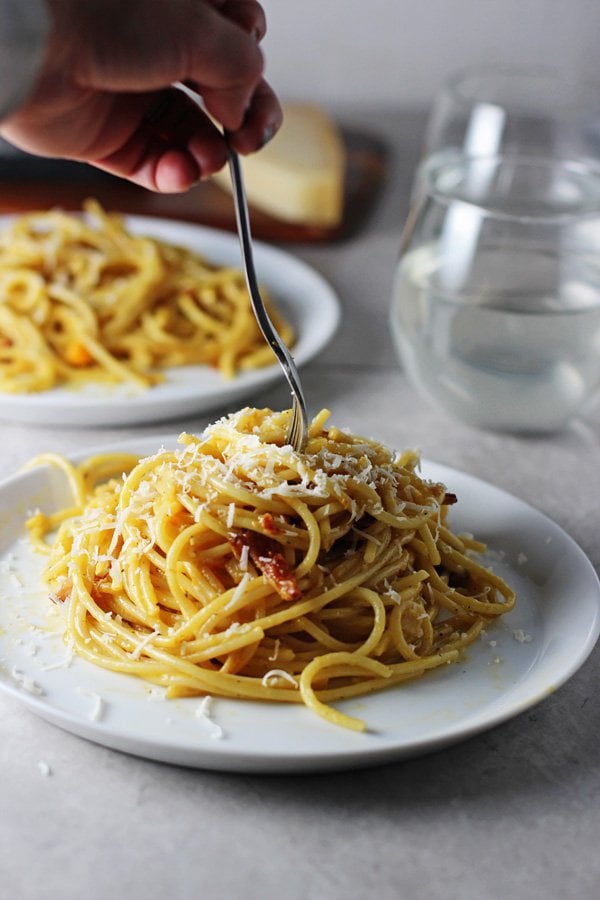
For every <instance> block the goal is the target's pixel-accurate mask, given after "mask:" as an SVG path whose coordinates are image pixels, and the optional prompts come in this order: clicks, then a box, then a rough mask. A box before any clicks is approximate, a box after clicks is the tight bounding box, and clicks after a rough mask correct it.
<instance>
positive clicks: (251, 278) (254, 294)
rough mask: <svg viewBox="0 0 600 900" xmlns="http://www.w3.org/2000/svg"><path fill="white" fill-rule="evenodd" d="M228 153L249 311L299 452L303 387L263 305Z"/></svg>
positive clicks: (242, 199)
mask: <svg viewBox="0 0 600 900" xmlns="http://www.w3.org/2000/svg"><path fill="white" fill-rule="evenodd" d="M228 153H229V171H230V173H231V183H232V185H233V201H234V206H235V217H236V222H237V229H238V236H239V239H240V246H241V248H242V259H243V261H244V270H245V275H246V284H247V286H248V292H249V293H250V299H251V301H252V308H253V310H254V314H255V316H256V319H257V322H258V325H259V328H260V330H261V331H262V333H263V336H264V338H265V340H266V342H267V343H268V344H269V346H270V347H271V348H272V350H273V352H274V353H275V356H276V357H277V359H278V361H279V364H280V366H281V368H282V369H283V374H284V375H285V377H286V380H287V383H288V384H289V386H290V389H291V392H292V416H291V419H290V424H289V427H288V432H287V441H288V443H289V444H291V445H292V447H293V448H294V450H297V451H298V452H301V451H302V450H304V448H305V446H306V442H307V440H308V416H307V413H306V402H305V400H304V393H303V391H302V385H301V384H300V376H299V374H298V369H297V368H296V363H295V362H294V360H293V358H292V355H291V353H290V352H289V350H288V348H287V347H286V345H285V344H284V343H283V341H282V339H281V337H280V336H279V334H278V333H277V329H276V328H275V326H274V325H273V323H272V322H271V320H270V318H269V314H268V313H267V310H266V309H265V304H264V302H263V299H262V297H261V294H260V289H259V287H258V280H257V278H256V271H255V268H254V254H253V252H252V234H251V231H250V218H249V215H248V203H247V201H246V190H245V187H244V179H243V176H242V167H241V164H240V159H239V156H238V154H237V153H236V151H235V150H234V149H233V148H232V147H231V146H229V145H228Z"/></svg>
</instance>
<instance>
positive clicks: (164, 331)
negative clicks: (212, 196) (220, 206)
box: [0, 200, 294, 394]
mask: <svg viewBox="0 0 600 900" xmlns="http://www.w3.org/2000/svg"><path fill="white" fill-rule="evenodd" d="M84 210H85V214H84V215H83V216H76V215H68V214H66V213H64V212H60V211H52V212H36V213H29V214H26V215H23V216H20V217H18V218H17V219H15V220H14V221H13V222H12V223H11V224H10V225H9V226H8V227H7V228H6V229H5V230H4V231H3V232H1V233H0V391H4V392H5V393H13V394H17V393H31V392H36V391H45V390H48V389H50V388H53V387H56V386H59V385H63V386H69V387H77V386H79V385H81V384H85V383H89V382H91V381H94V382H107V383H127V384H131V385H135V386H137V387H138V388H148V387H150V386H152V385H153V384H156V383H157V382H159V381H161V380H162V379H163V377H164V374H163V370H164V369H166V368H168V367H172V366H185V365H193V364H194V365H209V366H213V367H215V368H217V369H218V370H219V372H220V373H221V375H222V376H223V377H224V378H232V377H233V376H234V375H235V374H236V373H237V372H238V371H240V370H246V369H253V368H257V367H260V366H265V365H268V364H270V363H272V362H274V356H273V352H272V350H271V348H270V347H269V346H267V345H265V342H264V339H263V338H262V335H261V333H260V331H259V328H258V325H257V323H256V320H255V317H254V314H253V312H252V308H251V305H250V298H249V295H248V292H247V289H246V286H245V282H244V276H243V274H242V272H241V271H238V270H237V269H233V268H224V267H221V266H217V265H213V264H211V263H210V262H208V261H207V260H205V259H204V258H203V257H202V256H200V255H198V254H197V253H193V252H192V251H191V250H188V249H185V248H182V247H175V246H171V245H169V244H167V243H164V242H162V241H159V240H155V239H153V238H150V237H143V236H139V235H134V234H131V233H129V232H128V231H127V230H126V228H125V225H124V222H123V220H122V218H121V217H120V216H118V215H116V214H108V213H106V212H105V211H104V210H103V209H102V208H101V207H100V206H99V204H98V203H97V202H95V201H91V200H90V201H88V202H87V203H86V204H85V207H84ZM267 302H268V296H267ZM270 314H271V316H272V318H273V321H274V324H275V325H276V327H277V329H278V331H279V332H280V334H281V335H282V337H283V339H284V341H285V342H286V343H287V344H288V345H290V346H291V344H292V343H293V337H294V336H293V331H292V328H291V327H290V325H289V324H288V323H287V322H285V321H284V320H283V318H282V317H281V316H280V315H279V314H278V312H277V310H275V309H274V308H273V305H272V304H270Z"/></svg>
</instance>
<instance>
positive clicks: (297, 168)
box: [213, 104, 345, 227]
mask: <svg viewBox="0 0 600 900" xmlns="http://www.w3.org/2000/svg"><path fill="white" fill-rule="evenodd" d="M283 111H284V119H283V124H282V126H281V128H280V129H279V131H278V132H277V134H276V135H275V137H274V138H273V139H272V140H271V141H270V142H269V143H268V144H266V145H265V146H264V147H263V148H262V150H259V151H258V152H257V153H253V154H251V155H250V156H245V157H243V160H242V167H243V174H244V183H245V185H246V193H247V196H248V202H249V203H250V205H251V206H253V207H255V208H256V209H259V210H262V211H263V212H265V213H268V214H269V215H271V216H273V217H274V218H276V219H280V220H282V221H285V222H293V223H297V224H305V225H317V226H321V227H333V226H335V225H338V224H339V222H340V221H341V218H342V211H343V201H344V174H345V151H344V145H343V142H342V138H341V135H340V133H339V131H338V129H337V127H336V125H335V124H334V123H333V122H332V121H331V119H330V118H329V117H328V116H327V115H326V114H325V113H324V112H323V111H322V110H321V109H320V108H319V107H316V106H312V105H309V104H287V105H284V108H283ZM213 179H214V180H215V181H216V182H217V184H219V185H220V186H221V187H223V188H225V189H226V190H228V191H231V183H230V179H229V172H228V171H227V169H224V170H222V171H221V172H218V173H217V174H216V175H214V176H213Z"/></svg>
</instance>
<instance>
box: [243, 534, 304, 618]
mask: <svg viewBox="0 0 600 900" xmlns="http://www.w3.org/2000/svg"><path fill="white" fill-rule="evenodd" d="M229 543H230V544H231V546H232V548H233V552H234V553H235V555H236V557H237V558H238V559H240V558H241V555H242V549H243V548H244V547H247V548H248V555H249V557H250V559H251V560H252V562H253V563H254V565H255V566H256V568H257V569H259V570H260V571H261V572H262V573H263V575H264V576H265V578H266V579H267V580H268V581H269V582H270V583H271V584H272V585H273V587H274V588H275V590H276V591H277V593H278V594H279V596H280V597H282V598H283V599H284V600H289V601H290V602H295V601H296V600H300V598H301V597H302V591H301V590H300V586H299V584H298V582H297V581H296V578H295V576H294V573H293V572H292V570H291V569H290V567H289V565H288V564H287V562H286V559H285V557H284V556H283V554H282V553H281V551H280V550H279V544H278V543H277V542H276V541H274V540H272V539H271V538H269V537H266V536H265V535H264V534H258V532H256V531H250V530H248V529H246V528H243V529H241V530H240V531H236V532H235V533H233V534H230V536H229Z"/></svg>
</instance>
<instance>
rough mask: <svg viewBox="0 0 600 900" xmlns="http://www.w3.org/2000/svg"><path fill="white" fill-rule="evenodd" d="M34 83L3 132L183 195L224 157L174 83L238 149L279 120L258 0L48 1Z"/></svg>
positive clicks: (212, 132)
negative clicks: (266, 74) (267, 75)
mask: <svg viewBox="0 0 600 900" xmlns="http://www.w3.org/2000/svg"><path fill="white" fill-rule="evenodd" d="M47 2H48V4H49V7H50V10H51V13H52V27H51V32H50V35H49V38H48V43H47V48H46V55H45V59H44V62H43V64H42V66H41V69H40V72H39V75H38V78H37V81H36V84H35V86H34V88H33V90H32V92H31V94H30V95H29V97H28V98H27V100H26V101H25V103H23V104H22V105H21V106H20V107H19V108H18V109H16V110H15V111H14V112H13V113H12V114H11V115H9V116H8V117H7V118H6V119H4V121H3V122H2V123H0V135H1V136H2V137H4V138H5V139H6V140H7V141H9V142H11V143H12V144H14V145H15V146H17V147H20V148H21V149H22V150H25V151H27V152H29V153H33V154H37V155H40V156H52V157H64V158H67V159H74V160H80V161H84V162H88V163H90V164H92V165H94V166H96V167H98V168H100V169H103V170H105V171H107V172H111V173H112V174H114V175H118V176H121V177H124V178H127V179H129V180H130V181H132V182H135V183H136V184H140V185H143V186H144V187H146V188H149V189H151V190H155V191H161V192H177V191H184V190H187V189H188V188H189V187H190V186H191V185H192V184H194V183H195V182H196V181H197V180H198V179H199V178H206V177H208V176H209V175H211V174H213V173H214V172H215V171H217V170H218V169H220V168H221V167H222V166H223V165H224V164H225V162H226V159H227V148H226V145H225V142H224V140H223V137H222V134H221V133H220V131H219V130H218V128H216V127H215V125H214V124H213V123H212V122H211V120H210V118H209V117H208V116H207V115H205V114H204V113H203V112H202V111H201V110H200V109H199V107H198V106H197V105H196V104H195V103H194V102H193V101H192V100H190V98H189V97H187V96H186V95H185V94H184V93H183V92H182V91H180V90H177V89H175V88H173V87H171V85H173V83H174V82H178V81H179V82H183V83H184V84H188V85H189V86H190V87H191V88H192V89H193V90H194V91H196V92H197V93H198V94H200V96H201V97H202V100H203V104H204V107H205V108H206V110H207V111H208V112H209V113H210V115H211V116H213V117H214V119H215V120H216V121H217V122H219V123H221V125H222V126H223V127H224V128H225V129H227V131H228V133H229V140H230V141H231V144H232V145H233V146H234V147H235V149H236V150H238V152H240V153H242V154H245V153H251V152H253V151H255V150H257V149H259V148H260V147H261V146H262V145H263V144H264V143H266V141H267V140H269V139H270V137H271V136H272V135H273V134H274V133H275V132H276V131H277V129H278V128H279V126H280V124H281V108H280V106H279V103H278V101H277V98H276V96H275V94H274V93H273V91H272V90H271V88H270V87H269V85H268V84H267V83H266V81H265V80H264V79H263V77H262V75H263V68H264V63H263V57H262V54H261V52H260V49H259V46H258V44H259V42H260V40H261V39H262V38H263V36H264V33H265V30H266V24H265V17H264V12H263V10H262V7H261V6H260V5H259V3H258V2H256V0H127V2H126V3H123V2H122V0H86V2H83V3H82V2H81V0H47Z"/></svg>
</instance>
